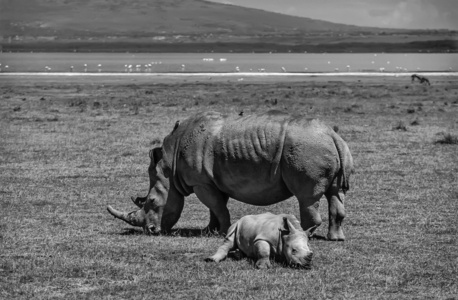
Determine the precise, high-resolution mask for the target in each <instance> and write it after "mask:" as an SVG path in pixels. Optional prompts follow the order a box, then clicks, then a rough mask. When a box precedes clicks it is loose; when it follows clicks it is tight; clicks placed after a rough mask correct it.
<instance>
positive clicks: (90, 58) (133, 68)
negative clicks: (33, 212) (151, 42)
mask: <svg viewBox="0 0 458 300" xmlns="http://www.w3.org/2000/svg"><path fill="white" fill-rule="evenodd" d="M0 64H1V65H0V72H87V73H97V72H101V73H102V72H110V73H111V72H115V73H129V72H131V73H140V72H141V73H149V72H150V73H163V72H237V71H240V72H285V71H286V72H349V71H351V72H374V71H375V72H380V71H383V72H429V71H432V72H443V71H454V72H456V71H457V70H458V54H457V53H450V54H416V53H415V54H413V53H407V54H392V53H390V54H386V53H366V54H360V53H358V54H356V53H355V54H335V53H329V54H327V53H324V54H308V53H303V54H292V53H288V54H279V53H275V54H267V53H262V54H261V53H248V54H247V53H243V54H238V53H237V54H235V53H162V54H161V53H159V54H157V53H135V54H134V53H0Z"/></svg>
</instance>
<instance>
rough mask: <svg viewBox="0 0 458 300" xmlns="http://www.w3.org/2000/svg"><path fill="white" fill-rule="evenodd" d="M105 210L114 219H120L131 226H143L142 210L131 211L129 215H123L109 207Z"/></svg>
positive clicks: (123, 213)
mask: <svg viewBox="0 0 458 300" xmlns="http://www.w3.org/2000/svg"><path fill="white" fill-rule="evenodd" d="M107 210H108V212H109V213H110V214H112V215H113V216H114V217H115V218H118V219H121V220H123V221H125V222H127V223H129V224H130V225H132V226H143V225H144V224H145V215H144V211H143V210H142V209H139V210H136V211H132V212H130V213H125V212H121V211H119V210H117V209H114V208H113V207H111V205H108V206H107Z"/></svg>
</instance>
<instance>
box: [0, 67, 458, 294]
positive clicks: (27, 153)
mask: <svg viewBox="0 0 458 300" xmlns="http://www.w3.org/2000/svg"><path fill="white" fill-rule="evenodd" d="M430 79H431V82H432V85H431V86H422V85H420V84H418V83H417V84H411V83H410V78H407V77H404V78H394V77H393V78H363V77H361V78H358V77H350V78H314V77H309V78H305V79H304V78H302V79H298V78H286V77H285V78H264V79H256V78H252V79H246V80H244V81H238V80H237V79H234V78H232V79H231V78H212V79H210V78H186V79H184V78H181V79H180V78H149V77H145V78H136V77H130V78H128V79H126V77H119V78H97V79H95V78H89V77H74V78H64V77H6V76H3V77H2V78H1V80H0V206H1V216H0V298H3V299H14V298H16V299H20V298H22V299H32V298H33V299H82V298H107V299H142V298H146V299H307V298H310V299H456V298H458V283H457V280H456V279H457V278H458V242H457V236H458V230H457V222H456V219H457V218H456V213H457V208H458V188H457V186H458V175H457V174H458V148H457V147H458V145H457V144H456V137H457V136H458V129H457V123H458V118H457V116H458V81H457V78H447V77H435V78H430ZM268 109H280V110H286V111H289V112H294V113H302V114H305V115H308V116H312V117H317V118H320V119H322V120H325V121H326V122H328V123H329V124H330V125H337V126H338V127H339V134H340V135H341V136H342V137H343V138H344V139H345V140H346V141H347V142H348V144H349V146H350V149H351V151H352V154H353V157H354V159H355V164H356V174H354V177H353V183H352V187H351V190H350V191H349V193H348V194H347V200H346V208H347V218H346V219H345V222H344V230H345V233H346V236H347V241H345V242H328V241H325V240H323V239H314V240H312V241H311V248H312V249H313V250H314V253H315V256H314V261H313V267H312V269H311V270H295V269H290V268H285V267H283V266H282V265H280V264H274V267H273V268H272V269H269V270H255V269H254V267H253V262H252V261H251V260H248V259H241V260H235V259H227V260H226V261H224V262H222V263H220V264H213V263H206V262H204V258H205V257H207V256H208V255H210V254H212V253H213V251H215V249H216V248H217V247H218V245H219V244H220V242H221V241H222V238H221V237H219V236H206V235H201V234H200V233H199V229H200V228H203V227H204V226H206V225H207V222H208V217H209V216H208V211H207V209H206V208H205V207H204V206H203V204H201V203H200V202H199V201H198V200H197V198H196V197H195V196H190V197H188V198H187V199H186V202H185V209H184V212H183V214H182V217H181V219H180V221H179V222H178V224H177V225H176V226H175V228H176V229H177V231H176V232H175V233H174V234H172V235H170V236H146V235H144V234H143V233H142V232H141V230H140V229H138V228H132V227H130V226H129V225H127V224H125V223H123V222H121V221H119V220H115V219H113V218H112V217H111V216H110V215H109V214H108V213H107V212H106V210H105V208H106V205H107V204H112V205H113V206H114V207H116V208H118V209H123V210H133V209H134V206H133V204H132V203H131V202H130V200H129V197H130V196H132V195H136V194H143V195H144V194H145V193H146V191H147V187H148V178H147V166H148V163H149V159H148V151H149V149H150V148H151V147H152V145H153V144H155V143H157V142H158V141H160V140H161V139H162V138H163V137H164V136H165V135H166V134H167V133H168V132H169V131H170V130H171V129H172V128H173V125H174V123H175V121H176V120H177V119H182V118H185V117H186V116H188V115H190V114H192V113H194V112H197V111H203V110H218V111H223V112H226V113H239V112H240V111H241V110H243V111H244V112H245V113H256V112H262V111H265V110H268ZM440 141H442V142H443V143H441V142H440ZM229 208H230V211H231V215H232V220H236V219H238V218H240V217H241V216H243V215H246V214H250V213H261V212H265V211H271V212H274V213H280V212H282V213H283V212H285V213H293V214H295V215H296V216H298V205H297V203H296V201H295V199H290V200H287V201H285V202H283V203H280V204H278V205H273V206H269V207H254V206H249V205H245V204H242V203H240V202H237V201H234V200H231V201H230V202H229ZM326 209H327V205H326V202H325V201H324V200H322V206H321V210H322V215H323V217H324V221H325V222H324V224H323V225H322V227H321V228H319V230H318V235H325V233H326V227H327V213H326Z"/></svg>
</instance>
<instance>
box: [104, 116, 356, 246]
mask: <svg viewBox="0 0 458 300" xmlns="http://www.w3.org/2000/svg"><path fill="white" fill-rule="evenodd" d="M150 158H151V164H150V166H149V169H148V170H149V178H150V189H149V193H148V195H147V196H146V197H144V198H143V197H139V198H136V199H132V200H133V201H134V203H135V204H137V206H139V207H140V209H139V210H137V211H133V212H130V213H124V212H120V211H118V210H115V209H113V208H112V207H111V206H108V211H109V212H110V213H111V214H112V215H113V216H115V217H117V218H120V219H122V220H124V221H126V222H127V223H129V224H131V225H133V226H142V227H143V228H144V229H145V231H146V232H149V233H159V232H161V231H163V232H167V231H169V230H171V228H172V227H173V225H175V223H176V222H177V221H178V219H179V218H180V215H181V212H182V210H183V205H184V197H185V196H188V195H190V194H191V193H195V194H196V196H197V197H198V198H199V200H200V201H202V203H204V204H205V205H206V206H207V207H208V208H209V209H210V223H209V224H208V226H207V230H210V231H214V230H218V231H219V232H220V233H226V232H227V230H228V228H229V226H230V215H229V211H228V209H227V201H228V198H229V197H231V198H234V199H236V200H238V201H241V202H244V203H248V204H253V205H262V206H265V205H270V204H274V203H277V202H280V201H283V200H285V199H287V198H289V197H291V196H293V195H294V196H296V197H297V199H298V201H299V209H300V219H301V226H302V228H303V229H304V230H307V229H309V232H310V233H313V231H314V230H315V229H316V227H318V226H319V225H320V224H321V216H320V214H319V211H318V204H319V200H320V198H321V197H322V196H323V195H325V196H326V198H327V200H328V203H329V205H328V207H329V231H328V236H327V237H328V239H330V240H344V239H345V237H344V234H343V231H342V228H341V223H342V220H343V218H344V217H345V209H344V194H345V192H346V191H347V190H348V189H349V178H350V174H351V173H352V172H353V159H352V156H351V154H350V151H349V149H348V146H347V144H346V143H345V142H344V141H343V140H342V138H341V137H340V136H339V135H337V133H336V132H334V130H332V129H331V128H330V127H328V126H326V125H324V124H323V123H322V122H320V121H317V120H308V119H307V118H304V117H292V116H290V115H288V114H285V113H281V112H277V111H270V112H267V113H263V114H259V115H247V116H224V115H222V114H221V113H217V112H203V113H198V114H196V115H194V116H192V117H190V118H188V119H186V120H184V121H183V122H181V123H179V122H177V123H176V124H175V127H174V129H173V131H172V132H171V133H170V134H169V135H167V136H166V137H165V138H164V141H163V144H162V147H161V148H159V147H158V148H154V149H153V150H151V151H150Z"/></svg>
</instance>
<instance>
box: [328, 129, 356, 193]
mask: <svg viewBox="0 0 458 300" xmlns="http://www.w3.org/2000/svg"><path fill="white" fill-rule="evenodd" d="M332 138H333V140H334V144H335V146H336V148H337V153H338V154H339V161H340V169H339V172H338V174H337V180H338V184H339V187H340V188H341V189H342V191H343V192H344V194H345V193H346V192H347V191H348V190H349V189H350V175H351V174H352V173H353V157H352V156H351V153H350V149H349V148H348V145H347V143H346V142H345V141H344V140H343V139H342V138H341V137H340V136H339V135H338V134H337V133H335V132H334V131H332Z"/></svg>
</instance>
